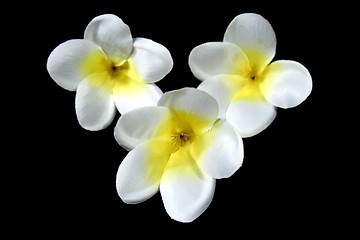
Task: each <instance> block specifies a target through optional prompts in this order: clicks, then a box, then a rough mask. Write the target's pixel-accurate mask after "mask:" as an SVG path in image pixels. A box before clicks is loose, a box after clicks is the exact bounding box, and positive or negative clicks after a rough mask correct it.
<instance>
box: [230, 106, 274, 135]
mask: <svg viewBox="0 0 360 240" xmlns="http://www.w3.org/2000/svg"><path fill="white" fill-rule="evenodd" d="M275 116H276V110H275V107H274V106H273V105H272V104H270V103H269V102H267V101H266V100H265V99H264V100H256V101H251V100H250V101H248V100H237V101H236V100H235V101H233V102H232V103H231V104H230V105H229V107H228V109H227V112H226V119H227V120H228V121H229V122H230V123H231V124H232V125H233V126H234V127H235V128H236V130H238V131H239V133H240V135H241V137H251V136H254V135H256V134H258V133H259V132H261V131H262V130H264V129H265V128H267V127H268V126H269V125H270V123H272V121H273V120H274V119H275Z"/></svg>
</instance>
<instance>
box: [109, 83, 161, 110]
mask: <svg viewBox="0 0 360 240" xmlns="http://www.w3.org/2000/svg"><path fill="white" fill-rule="evenodd" d="M162 94H163V93H162V91H161V90H160V88H159V87H158V86H156V85H155V84H146V83H141V82H133V83H132V84H131V86H130V87H129V88H127V87H124V86H117V85H116V86H115V88H114V93H113V96H114V100H115V104H116V108H117V109H118V110H119V112H120V113H121V114H124V113H127V112H129V111H131V110H134V109H136V108H139V107H145V106H156V105H157V103H158V101H159V99H160V97H161V96H162Z"/></svg>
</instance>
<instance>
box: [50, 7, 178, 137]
mask: <svg viewBox="0 0 360 240" xmlns="http://www.w3.org/2000/svg"><path fill="white" fill-rule="evenodd" d="M172 66H173V61H172V58H171V55H170V53H169V51H168V50H167V49H166V48H165V47H164V46H163V45H161V44H159V43H156V42H154V41H152V40H149V39H145V38H135V39H133V38H132V36H131V32H130V29H129V27H128V26H127V25H126V24H125V23H124V22H123V21H122V20H121V19H120V18H119V17H117V16H115V15H111V14H106V15H101V16H98V17H95V18H94V19H93V20H92V21H91V22H90V23H89V24H88V26H87V27H86V29H85V34H84V39H73V40H69V41H67V42H64V43H62V44H60V45H59V46H57V47H56V48H55V49H54V50H53V51H52V52H51V54H50V56H49V58H48V62H47V69H48V72H49V74H50V76H51V77H52V78H53V80H54V81H55V82H56V83H57V84H58V85H59V86H61V87H63V88H64V89H66V90H70V91H76V98H75V109H76V115H77V118H78V121H79V123H80V125H81V126H82V127H83V128H85V129H88V130H100V129H103V128H105V127H107V126H108V125H109V124H110V123H111V121H112V120H113V118H114V116H115V113H116V108H117V109H118V111H119V112H120V113H121V114H123V113H126V112H128V111H130V110H133V109H135V108H138V107H142V106H155V105H156V104H157V102H158V100H159V98H160V96H161V95H162V91H161V90H160V89H159V88H158V87H157V86H156V85H155V84H154V82H157V81H159V80H161V79H162V78H163V77H165V75H166V74H168V73H169V72H170V70H171V69H172Z"/></svg>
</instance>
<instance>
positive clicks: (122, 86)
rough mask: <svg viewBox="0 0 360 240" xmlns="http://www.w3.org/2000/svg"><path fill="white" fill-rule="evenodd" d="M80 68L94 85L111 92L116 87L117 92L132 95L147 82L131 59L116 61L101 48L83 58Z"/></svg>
mask: <svg viewBox="0 0 360 240" xmlns="http://www.w3.org/2000/svg"><path fill="white" fill-rule="evenodd" d="M80 70H81V73H82V75H83V76H84V78H85V77H86V78H87V79H88V80H89V82H90V83H91V84H92V85H93V86H94V87H100V88H102V89H103V90H104V91H106V92H110V93H112V91H113V90H114V88H116V91H117V92H121V93H122V94H129V95H130V94H132V93H134V91H139V89H142V88H141V86H143V85H144V84H145V81H144V80H143V79H142V78H141V77H140V76H139V74H138V72H137V71H136V68H135V65H134V63H133V61H132V60H131V59H123V60H121V61H117V62H114V61H111V60H110V59H109V58H107V56H106V55H105V53H104V52H102V51H101V50H98V51H94V52H92V53H90V54H89V55H88V56H87V57H86V58H85V59H84V60H83V62H82V64H81V66H80Z"/></svg>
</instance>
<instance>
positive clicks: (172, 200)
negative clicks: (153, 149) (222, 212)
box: [160, 148, 215, 222]
mask: <svg viewBox="0 0 360 240" xmlns="http://www.w3.org/2000/svg"><path fill="white" fill-rule="evenodd" d="M214 191H215V179H213V178H211V177H209V176H208V175H206V174H205V173H203V172H202V171H201V169H200V168H199V167H198V165H197V164H196V162H195V160H194V159H193V158H192V157H191V154H190V151H188V149H186V148H180V149H179V151H177V152H176V153H175V154H173V155H171V158H170V160H169V162H168V164H167V166H166V168H165V170H164V173H163V176H162V179H161V183H160V193H161V197H162V200H163V202H164V206H165V209H166V212H167V213H168V214H169V216H170V217H171V218H172V219H175V220H177V221H180V222H191V221H193V220H195V219H196V218H197V217H199V216H200V215H201V214H202V213H203V212H204V211H205V210H206V208H207V207H208V206H209V204H210V203H211V201H212V198H213V195H214Z"/></svg>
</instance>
